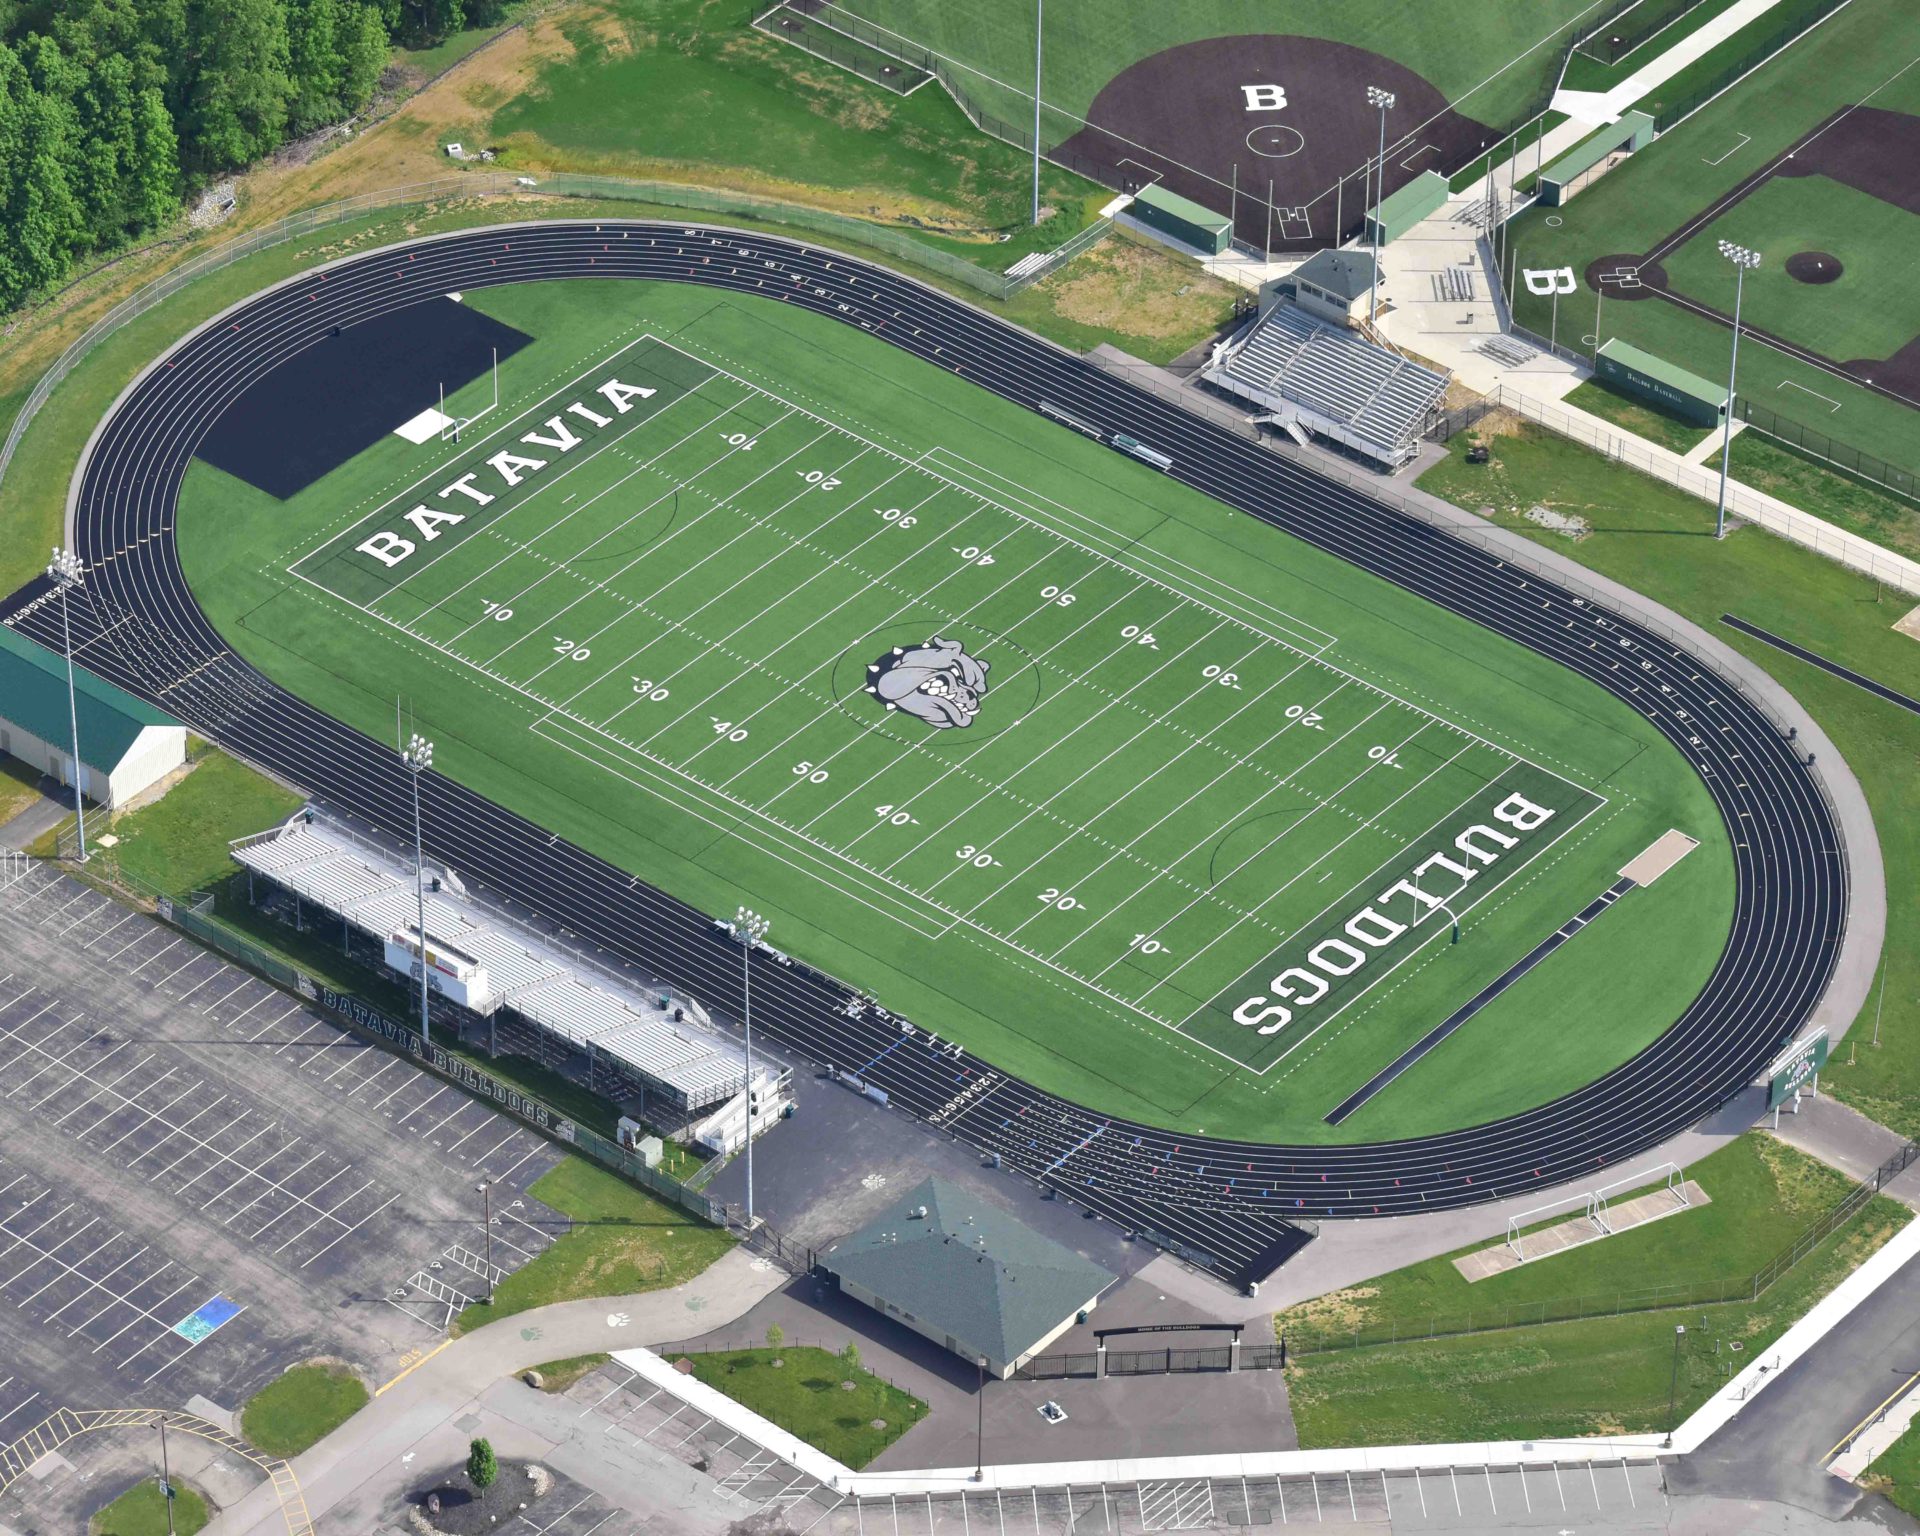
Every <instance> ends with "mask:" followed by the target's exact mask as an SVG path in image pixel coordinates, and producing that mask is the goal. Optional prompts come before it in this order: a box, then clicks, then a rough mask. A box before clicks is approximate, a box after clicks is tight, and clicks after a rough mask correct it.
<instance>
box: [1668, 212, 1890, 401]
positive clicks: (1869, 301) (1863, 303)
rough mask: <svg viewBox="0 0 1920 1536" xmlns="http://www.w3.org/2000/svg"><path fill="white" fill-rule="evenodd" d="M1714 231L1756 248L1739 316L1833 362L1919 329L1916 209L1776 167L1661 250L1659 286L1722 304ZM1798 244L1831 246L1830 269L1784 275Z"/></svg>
mask: <svg viewBox="0 0 1920 1536" xmlns="http://www.w3.org/2000/svg"><path fill="white" fill-rule="evenodd" d="M1722 240H1731V241H1732V242H1733V243H1734V244H1736V245H1744V246H1747V247H1748V248H1750V249H1752V250H1756V251H1760V252H1761V253H1762V254H1763V256H1764V258H1765V259H1764V260H1763V261H1762V263H1761V265H1760V266H1759V267H1758V268H1757V269H1756V270H1754V271H1752V272H1749V273H1748V274H1747V280H1746V292H1745V293H1744V294H1743V295H1742V298H1741V307H1740V318H1741V321H1742V322H1743V323H1744V324H1750V325H1752V326H1754V327H1755V328H1756V329H1759V330H1763V331H1768V332H1771V333H1772V334H1773V335H1775V336H1779V337H1781V338H1782V339H1783V340H1786V341H1790V342H1793V343H1795V344H1796V345H1798V346H1802V347H1807V348H1810V349H1811V350H1813V351H1815V352H1818V353H1819V354H1820V355H1821V356H1823V357H1829V358H1832V359H1834V360H1835V361H1836V362H1848V361H1851V360H1852V359H1854V358H1885V357H1891V356H1892V355H1893V354H1894V353H1896V352H1898V351H1899V350H1900V349H1901V348H1902V347H1904V346H1905V345H1906V344H1907V343H1908V342H1910V341H1912V340H1913V339H1914V337H1916V336H1920V284H1916V283H1915V282H1914V281H1913V280H1912V274H1913V253H1914V251H1915V249H1916V248H1920V217H1915V216H1914V215H1913V214H1911V213H1908V212H1907V210H1906V209H1904V208H1896V207H1895V206H1894V205H1893V204H1892V203H1885V202H1882V201H1881V200H1880V199H1879V198H1877V197H1870V196H1868V195H1867V194H1866V193H1865V192H1860V191H1856V190H1855V189H1854V188H1852V187H1849V186H1847V185H1845V184H1844V183H1842V182H1838V181H1834V180H1832V179H1830V178H1829V177H1826V176H1793V177H1776V178H1775V179H1774V180H1772V181H1770V182H1768V183H1767V184H1766V185H1765V186H1763V187H1761V188H1760V189H1759V190H1758V191H1756V192H1754V193H1753V195H1752V196H1750V197H1746V198H1743V199H1742V200H1741V201H1740V202H1738V203H1736V204H1735V205H1734V206H1733V207H1731V208H1729V209H1728V210H1727V211H1726V212H1725V213H1723V214H1721V215H1720V217H1719V218H1717V219H1714V220H1712V221H1711V222H1709V223H1707V224H1705V225H1703V226H1702V227H1701V229H1700V231H1699V232H1698V233H1697V234H1695V235H1694V236H1693V237H1692V238H1691V239H1690V240H1688V241H1687V242H1686V243H1685V244H1684V245H1682V246H1680V247H1679V248H1678V249H1677V250H1675V251H1672V252H1670V253H1669V254H1668V255H1667V256H1665V257H1663V258H1662V259H1661V265H1662V266H1664V267H1665V268H1666V269H1667V283H1668V286H1669V287H1671V288H1672V289H1673V290H1674V291H1675V292H1676V293H1683V294H1685V295H1686V296H1687V297H1689V298H1692V299H1698V300H1700V301H1702V302H1705V303H1711V304H1713V305H1715V306H1716V307H1718V308H1721V309H1731V308H1732V304H1731V303H1730V299H1731V290H1732V283H1731V278H1732V277H1733V270H1732V268H1731V267H1729V266H1728V265H1727V260H1726V258H1725V257H1724V256H1722V255H1721V254H1720V250H1719V242H1720V241H1722ZM1800 251H1820V252H1824V253H1826V254H1827V255H1829V256H1837V257H1838V258H1839V259H1840V264H1841V267H1842V269H1843V270H1842V274H1841V276H1840V279H1839V280H1838V281H1837V282H1832V283H1817V284H1816V283H1803V282H1800V281H1799V280H1798V279H1796V278H1792V277H1789V276H1788V275H1787V258H1788V257H1789V256H1792V255H1794V254H1795V253H1796V252H1800ZM1914 430H1915V431H1917V432H1920V421H1916V422H1915V424H1914Z"/></svg>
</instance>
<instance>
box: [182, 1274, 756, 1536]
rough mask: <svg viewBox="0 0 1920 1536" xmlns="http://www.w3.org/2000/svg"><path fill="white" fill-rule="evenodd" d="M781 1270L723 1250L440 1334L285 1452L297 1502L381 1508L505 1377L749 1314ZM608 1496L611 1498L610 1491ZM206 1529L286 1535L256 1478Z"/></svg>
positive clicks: (222, 1534) (322, 1511) (459, 1441)
mask: <svg viewBox="0 0 1920 1536" xmlns="http://www.w3.org/2000/svg"><path fill="white" fill-rule="evenodd" d="M786 1279H787V1276H786V1274H785V1272H784V1271H782V1270H779V1269H776V1268H775V1267H774V1266H772V1265H771V1264H769V1263H768V1262H767V1261H766V1260H765V1259H761V1258H756V1257H755V1256H754V1255H752V1254H751V1253H749V1252H748V1251H747V1250H746V1249H744V1248H733V1249H730V1250H729V1251H728V1252H727V1253H725V1254H723V1255H722V1256H721V1257H720V1258H719V1259H718V1260H717V1261H715V1262H714V1263H713V1264H712V1265H711V1266H709V1267H708V1268H707V1269H706V1270H705V1271H703V1272H702V1273H701V1274H699V1275H697V1276H696V1277H695V1278H693V1279H692V1280H689V1281H687V1282H686V1283H685V1284H682V1285H677V1286H674V1287H673V1288H672V1289H671V1290H665V1291H649V1292H646V1293H644V1294H641V1295H638V1296H616V1297H603V1298H597V1299H594V1300H589V1301H568V1302H561V1303H559V1304H557V1305H555V1306H551V1307H542V1308H539V1309H537V1310H535V1311H532V1312H525V1313H521V1314H519V1315H517V1316H514V1317H506V1318H502V1319H501V1320H500V1321H499V1322H496V1323H490V1324H489V1325H488V1326H486V1327H485V1328H482V1329H480V1330H479V1331H478V1332H476V1333H471V1334H468V1335H466V1336H465V1337H463V1338H459V1339H452V1340H449V1341H448V1342H446V1343H445V1344H442V1345H440V1346H439V1347H438V1348H436V1349H434V1350H432V1351H429V1352H428V1353H427V1354H426V1355H424V1356H423V1357H422V1358H421V1359H420V1360H419V1361H417V1362H416V1363H415V1364H413V1365H411V1366H409V1367H408V1368H407V1369H406V1370H405V1371H403V1372H401V1373H400V1375H398V1376H396V1377H394V1379H393V1380H392V1381H390V1382H388V1383H386V1384H385V1385H384V1386H382V1387H380V1388H378V1389H377V1390H376V1392H375V1394H374V1399H373V1401H372V1402H371V1403H369V1404H368V1405H367V1406H366V1407H365V1408H363V1409H361V1410H360V1412H359V1413H357V1414H355V1415H354V1417H353V1418H351V1419H349V1420H348V1421H347V1422H346V1423H345V1424H343V1425H342V1426H341V1427H340V1428H339V1429H337V1430H335V1431H334V1432H333V1433H332V1434H331V1435H328V1436H327V1437H326V1439H324V1440H322V1441H321V1442H320V1443H319V1444H318V1445H316V1446H314V1447H313V1449H311V1450H309V1451H307V1452H305V1453H304V1454H302V1455H300V1456H297V1457H295V1458H294V1461H293V1470H294V1473H295V1475H296V1476H297V1477H298V1478H299V1479H300V1488H301V1492H302V1493H303V1494H304V1495H305V1497H306V1501H307V1510H308V1512H309V1514H311V1515H312V1517H313V1520H314V1523H315V1525H316V1526H317V1527H324V1526H325V1524H326V1522H325V1520H324V1517H325V1516H326V1515H327V1514H328V1512H329V1511H331V1510H333V1509H334V1508H335V1507H336V1506H351V1507H353V1508H355V1509H360V1510H369V1509H374V1508H381V1507H384V1504H385V1501H386V1500H388V1499H391V1498H393V1497H397V1496H398V1494H399V1493H400V1491H401V1490H402V1489H403V1488H404V1487H405V1486H406V1485H407V1484H408V1483H409V1482H410V1481H411V1480H412V1479H413V1478H415V1477H417V1476H418V1475H419V1470H420V1469H419V1468H416V1467H413V1466H412V1465H411V1463H413V1462H414V1461H415V1460H418V1459H420V1458H422V1457H426V1458H428V1459H429V1460H430V1459H431V1458H432V1457H433V1456H436V1455H438V1456H445V1455H450V1454H453V1452H450V1451H448V1450H447V1447H449V1446H454V1447H455V1448H456V1449H457V1451H458V1453H459V1454H461V1455H464V1453H465V1446H466V1439H467V1434H466V1432H465V1431H464V1430H460V1429H459V1427H458V1426H457V1425H456V1426H455V1427H454V1429H453V1430H451V1431H450V1430H449V1429H448V1426H449V1425H450V1424H452V1423H453V1421H455V1420H457V1419H461V1418H463V1416H466V1415H469V1414H471V1413H472V1412H473V1411H474V1408H475V1405H476V1403H477V1402H478V1400H479V1399H481V1398H482V1397H483V1396H485V1394H486V1393H487V1392H488V1391H489V1390H490V1389H491V1388H492V1387H493V1386H494V1384H495V1383H497V1382H498V1381H499V1380H500V1379H501V1378H502V1377H504V1376H511V1375H513V1374H515V1373H516V1372H519V1371H524V1370H527V1369H528V1368H530V1367H532V1366H536V1365H542V1364H545V1363H546V1362H547V1361H549V1360H564V1359H568V1358H570V1357H572V1356H575V1355H587V1354H596V1353H600V1352H603V1351H610V1350H614V1349H621V1348H626V1347H630V1346H632V1345H636V1344H649V1343H659V1342H663V1341H666V1340H669V1339H676V1338H684V1337H685V1336H686V1335H687V1334H688V1332H689V1331H691V1330H698V1329H705V1328H712V1327H718V1326H721V1325H723V1324H725V1323H728V1322H731V1321H732V1320H733V1319H735V1318H737V1317H740V1316H742V1315H743V1314H744V1313H746V1312H747V1311H749V1310H750V1309H751V1308H752V1307H753V1306H754V1305H755V1304H756V1303H757V1302H759V1300H760V1299H761V1298H762V1297H763V1296H766V1295H767V1294H768V1293H769V1292H771V1291H773V1290H775V1289H777V1288H778V1287H779V1286H781V1285H782V1284H784V1283H785V1282H786ZM517 1445H518V1442H517V1441H515V1440H513V1439H511V1438H508V1439H507V1440H506V1445H505V1446H503V1447H501V1450H502V1454H514V1455H519V1454H525V1453H526V1452H525V1451H523V1450H521V1449H512V1450H509V1449H508V1447H514V1446H517ZM539 1454H545V1453H544V1452H540V1453H539ZM427 1464H428V1461H423V1462H422V1466H425V1465H427ZM563 1470H566V1471H568V1473H569V1475H571V1476H574V1477H577V1478H579V1480H580V1481H581V1482H583V1483H586V1484H587V1486H588V1487H592V1488H595V1491H596V1492H599V1491H601V1490H600V1489H599V1488H598V1487H597V1486H596V1485H595V1484H594V1483H593V1482H592V1480H591V1476H590V1474H591V1473H592V1471H593V1468H592V1467H591V1466H590V1465H589V1466H587V1467H585V1468H584V1472H585V1473H586V1474H589V1475H583V1469H581V1468H579V1467H576V1466H571V1465H570V1466H569V1467H567V1468H564V1469H563ZM607 1496H608V1497H616V1495H615V1494H614V1493H613V1492H611V1491H609V1492H608V1495H607ZM348 1528H352V1529H366V1528H365V1527H348ZM206 1529H207V1532H208V1536H285V1532H286V1525H285V1523H284V1522H283V1521H282V1519H281V1516H280V1505H279V1501H278V1499H277V1498H276V1497H275V1495H274V1492H273V1489H272V1488H271V1487H269V1486H267V1485H266V1484H262V1485H260V1486H259V1487H257V1488H255V1489H254V1490H253V1491H252V1493H250V1494H249V1495H248V1496H247V1497H246V1498H244V1499H242V1500H241V1501H240V1502H239V1503H238V1504H235V1505H234V1506H233V1507H232V1508H230V1509H227V1510H225V1511H223V1512H222V1513H221V1515H220V1516H219V1517H218V1518H217V1519H215V1520H214V1521H213V1522H211V1523H210V1524H209V1525H208V1526H207V1527H206Z"/></svg>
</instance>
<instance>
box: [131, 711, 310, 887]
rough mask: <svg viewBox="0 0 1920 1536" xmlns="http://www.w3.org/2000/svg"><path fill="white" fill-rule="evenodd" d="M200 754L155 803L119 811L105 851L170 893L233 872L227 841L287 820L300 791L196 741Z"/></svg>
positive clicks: (142, 881)
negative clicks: (113, 842) (111, 843)
mask: <svg viewBox="0 0 1920 1536" xmlns="http://www.w3.org/2000/svg"><path fill="white" fill-rule="evenodd" d="M196 752H197V757H196V759H195V761H194V763H193V766H192V768H191V769H190V770H189V772H188V773H187V774H186V776H185V777H184V778H182V779H181V780H180V781H179V782H178V783H176V784H174V785H173V786H172V787H171V788H169V789H168V790H167V792H166V793H165V794H164V795H162V796H161V797H160V798H159V799H158V800H156V801H155V802H154V803H153V804H151V805H147V806H142V807H140V808H139V809H138V810H134V811H129V812H127V813H126V814H124V815H121V816H116V817H115V818H114V819H113V822H112V824H111V830H112V832H113V835H114V836H115V837H117V838H118V839H119V840H120V841H119V843H118V844H117V845H116V846H115V847H113V848H111V849H109V850H107V854H108V857H109V858H110V859H111V860H112V861H113V862H114V863H115V864H117V865H118V866H119V868H120V869H122V870H124V871H125V872H126V873H127V874H129V875H132V876H133V877H134V878H135V879H136V880H137V881H139V882H140V884H141V885H142V886H145V887H149V888H151V889H153V890H157V891H161V892H163V893H165V894H166V895H169V896H185V895H187V894H188V893H189V892H191V891H196V890H209V889H212V888H213V887H214V886H217V885H219V884H221V883H222V882H224V881H226V880H227V879H228V878H229V877H230V876H231V875H232V874H233V858H232V856H231V854H229V853H228V851H227V845H228V844H229V843H231V842H232V841H233V840H234V839H235V838H237V837H245V836H247V835H248V834H249V833H253V832H258V831H261V830H262V829H264V828H266V827H271V826H275V825H277V824H278V823H280V822H283V821H285V820H286V819H287V818H288V817H289V816H291V815H292V814H293V813H294V812H295V811H297V810H298V809H299V808H300V806H301V805H302V804H303V803H304V802H303V800H302V797H301V796H299V795H297V794H295V793H294V792H293V791H292V790H290V789H287V788H286V787H285V786H283V785H281V784H277V783H275V782H274V781H273V780H272V779H270V778H268V777H266V775H264V774H261V773H257V772H255V771H254V770H253V769H251V768H249V767H247V765H246V764H244V763H242V762H240V761H239V760H238V759H236V758H232V757H229V756H228V755H227V754H226V753H225V752H221V751H219V750H217V749H212V748H207V747H205V745H204V743H196Z"/></svg>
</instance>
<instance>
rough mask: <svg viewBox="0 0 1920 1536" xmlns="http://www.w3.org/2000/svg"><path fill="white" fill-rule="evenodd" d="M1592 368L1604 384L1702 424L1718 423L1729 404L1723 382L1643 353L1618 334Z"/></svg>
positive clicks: (1706, 425) (1602, 350)
mask: <svg viewBox="0 0 1920 1536" xmlns="http://www.w3.org/2000/svg"><path fill="white" fill-rule="evenodd" d="M1593 371H1594V374H1595V376H1596V377H1597V378H1599V379H1600V380H1601V381H1602V382H1603V383H1606V384H1610V385H1612V386H1613V388H1615V389H1617V390H1619V391H1621V392H1622V393H1623V394H1629V395H1638V396H1639V397H1640V398H1641V399H1643V400H1650V401H1652V402H1653V404H1655V405H1657V406H1659V407H1660V408H1661V409H1662V410H1667V411H1671V412H1673V414H1674V415H1676V416H1680V417H1683V418H1685V419H1686V420H1688V421H1691V422H1697V423H1698V424H1699V425H1701V426H1703V427H1712V426H1718V425H1719V422H1720V414H1721V412H1722V411H1724V410H1725V409H1726V407H1727V389H1726V386H1725V385H1724V384H1715V383H1714V382H1713V381H1712V380H1711V379H1703V378H1701V377H1700V375H1699V374H1697V373H1688V372H1687V370H1686V369H1684V368H1682V367H1680V366H1679V365H1678V364H1677V363H1670V362H1668V361H1667V360H1666V359H1665V358H1664V357H1655V356H1654V355H1653V354H1652V353H1651V352H1643V351H1641V350H1640V349H1639V348H1638V347H1636V346H1633V345H1632V344H1630V343H1628V342H1624V341H1622V340H1621V339H1620V338H1619V337H1618V336H1615V337H1614V338H1613V339H1612V340H1610V341H1608V342H1607V343H1606V345H1605V346H1603V347H1601V348H1600V350H1599V352H1598V353H1596V354H1595V355H1594V359H1593Z"/></svg>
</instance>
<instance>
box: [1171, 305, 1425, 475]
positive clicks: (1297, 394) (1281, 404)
mask: <svg viewBox="0 0 1920 1536" xmlns="http://www.w3.org/2000/svg"><path fill="white" fill-rule="evenodd" d="M1206 377H1207V378H1208V379H1209V381H1211V382H1212V383H1214V384H1217V385H1219V386H1220V387H1221V388H1223V389H1226V390H1230V391H1231V392H1232V393H1234V394H1237V395H1239V396H1241V397H1242V398H1244V399H1248V400H1252V401H1255V402H1257V403H1259V404H1261V405H1265V406H1267V407H1268V408H1270V409H1276V410H1281V411H1283V412H1285V413H1286V414H1289V415H1293V416H1296V417H1297V418H1298V419H1299V420H1300V421H1301V423H1302V424H1303V425H1304V426H1306V427H1307V428H1308V429H1309V430H1311V431H1314V432H1318V433H1321V434H1322V435H1324V436H1327V437H1331V438H1334V439H1335V440H1337V441H1340V442H1343V443H1346V444H1347V445H1348V446H1350V447H1353V448H1355V449H1357V450H1359V451H1360V452H1362V453H1364V454H1366V455H1368V456H1369V457H1371V458H1375V459H1379V460H1381V461H1382V462H1384V463H1386V464H1388V465H1389V466H1393V465H1398V464H1401V463H1404V462H1405V461H1406V460H1407V459H1409V458H1411V457H1412V456H1413V455H1414V453H1415V452H1416V451H1417V449H1418V446H1419V440H1420V435H1421V433H1422V432H1423V431H1424V430H1425V428H1426V423H1427V417H1428V414H1429V413H1430V412H1431V411H1432V410H1433V408H1434V406H1435V405H1436V404H1438V403H1439V400H1440V397H1441V395H1442V394H1444V393H1445V392H1446V388H1447V375H1446V374H1444V373H1440V372H1438V371H1437V370H1435V369H1432V368H1428V367H1426V366H1425V365H1423V364H1420V363H1416V362H1414V361H1412V360H1411V359H1409V358H1405V357H1402V356H1400V354H1399V353H1397V352H1391V351H1389V350H1388V349H1387V348H1385V347H1380V346H1376V345H1374V344H1373V343H1372V342H1370V341H1368V340H1367V339H1366V338H1365V337H1363V336H1361V335H1360V334H1359V333H1358V332H1355V331H1351V330H1348V329H1346V328H1345V327H1342V326H1335V325H1326V324H1322V323H1321V322H1320V321H1318V320H1315V319H1313V318H1312V317H1311V316H1310V315H1308V314H1306V313H1305V312H1304V311H1303V310H1301V309H1300V308H1299V307H1298V306H1296V305H1294V304H1291V303H1287V302H1285V301H1283V302H1281V303H1278V304H1275V305H1274V306H1273V308H1272V309H1270V310H1268V311H1267V313H1266V315H1265V316H1264V317H1263V318H1262V319H1261V320H1260V322H1259V323H1258V324H1257V325H1255V326H1254V328H1253V329H1252V330H1251V331H1250V332H1249V333H1248V334H1247V337H1246V339H1245V340H1244V341H1242V342H1241V343H1240V344H1239V345H1238V346H1236V347H1235V348H1233V350H1232V351H1231V352H1230V353H1228V354H1227V356H1226V359H1225V361H1224V362H1222V363H1219V364H1216V365H1215V366H1214V367H1212V368H1210V369H1209V370H1208V371H1207V375H1206ZM1288 407H1291V408H1292V409H1291V410H1288V409H1287V408H1288Z"/></svg>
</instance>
